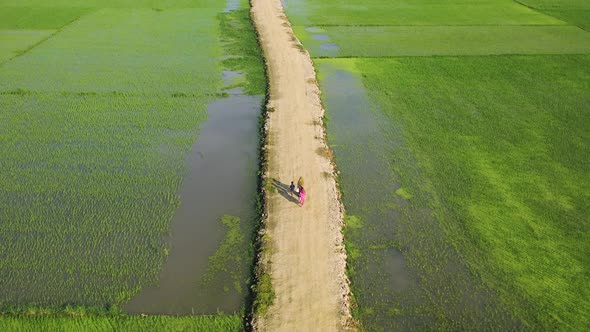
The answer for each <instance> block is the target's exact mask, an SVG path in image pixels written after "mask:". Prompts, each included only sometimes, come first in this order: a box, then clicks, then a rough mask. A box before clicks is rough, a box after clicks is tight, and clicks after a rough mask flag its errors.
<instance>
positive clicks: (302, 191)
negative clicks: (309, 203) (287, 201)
mask: <svg viewBox="0 0 590 332" xmlns="http://www.w3.org/2000/svg"><path fill="white" fill-rule="evenodd" d="M305 194H306V193H305V189H303V187H300V188H299V206H303V203H305Z"/></svg>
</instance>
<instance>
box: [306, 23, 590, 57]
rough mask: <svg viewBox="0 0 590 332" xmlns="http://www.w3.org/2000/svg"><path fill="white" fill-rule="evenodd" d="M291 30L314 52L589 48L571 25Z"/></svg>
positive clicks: (588, 36)
mask: <svg viewBox="0 0 590 332" xmlns="http://www.w3.org/2000/svg"><path fill="white" fill-rule="evenodd" d="M295 32H296V34H297V36H298V37H299V38H300V40H301V41H302V42H303V44H304V45H305V47H306V48H307V49H308V50H309V52H310V53H311V55H312V56H313V57H325V56H330V57H333V56H338V57H383V56H431V55H489V54H581V53H590V33H588V32H586V31H584V30H582V29H580V28H578V27H574V26H380V27H351V26H335V27H332V26H326V27H317V28H311V29H310V28H308V29H305V28H304V27H300V26H297V27H295ZM326 43H330V44H335V45H337V46H338V50H337V51H336V52H334V51H333V50H331V49H328V48H326V47H324V45H325V44H326Z"/></svg>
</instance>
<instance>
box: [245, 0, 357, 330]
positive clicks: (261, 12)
mask: <svg viewBox="0 0 590 332" xmlns="http://www.w3.org/2000/svg"><path fill="white" fill-rule="evenodd" d="M252 17H253V20H254V24H255V26H256V29H257V30H258V33H259V35H260V41H261V44H262V48H263V51H264V54H265V57H266V62H267V65H268V73H269V79H270V88H271V89H270V100H269V105H268V107H269V108H271V109H273V110H274V111H271V112H269V118H268V122H267V125H268V134H269V140H268V141H269V145H268V146H267V151H268V158H269V160H268V162H269V165H268V174H267V176H268V177H269V178H271V179H273V180H274V181H275V182H274V186H275V187H276V188H277V192H276V193H270V194H269V197H268V219H267V227H266V230H267V234H269V236H270V239H271V240H270V241H271V247H272V251H271V254H270V262H271V263H270V269H269V270H270V271H269V272H270V275H271V278H272V285H273V288H274V291H275V294H276V298H275V300H274V303H273V305H272V306H271V307H270V309H269V310H268V313H267V314H266V315H265V316H264V317H260V318H259V319H258V320H257V323H256V327H257V329H258V330H260V331H273V332H274V331H342V330H344V329H346V325H347V321H348V318H349V316H350V315H349V309H348V301H347V300H348V299H347V296H348V295H347V294H348V293H349V288H348V283H347V281H346V278H345V275H344V271H345V259H346V257H345V253H344V249H343V246H342V235H341V233H340V229H341V226H342V211H341V205H340V203H339V201H338V192H337V188H336V183H335V180H334V177H333V176H332V173H333V167H332V165H331V164H330V160H329V159H328V158H327V157H326V153H325V151H326V145H325V143H324V138H323V137H324V133H323V128H322V125H321V119H322V115H323V112H324V110H323V109H322V106H321V103H320V98H319V89H318V87H317V84H316V78H315V71H314V69H313V65H312V62H311V59H310V57H309V54H308V53H307V52H305V51H302V48H301V47H300V46H298V45H300V44H299V42H298V41H297V40H296V39H295V37H294V35H293V31H292V29H291V27H290V25H289V23H288V20H287V18H286V17H285V15H284V12H283V8H282V5H281V2H280V0H252ZM299 176H303V178H304V179H305V189H306V191H307V201H306V203H305V205H304V206H303V207H299V206H298V205H297V203H296V199H295V198H294V197H293V198H291V197H290V196H289V194H288V186H289V184H290V183H291V181H294V182H295V183H297V179H298V178H299Z"/></svg>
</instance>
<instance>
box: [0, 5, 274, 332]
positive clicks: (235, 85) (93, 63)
mask: <svg viewBox="0 0 590 332" xmlns="http://www.w3.org/2000/svg"><path fill="white" fill-rule="evenodd" d="M238 28H239V33H237V32H236V31H234V30H235V29H238ZM228 73H231V75H233V76H236V77H237V78H234V79H233V80H227V79H225V78H224V77H225V76H227V75H229V74H228ZM230 89H234V90H235V89H238V90H239V91H241V92H240V93H244V94H246V95H248V96H257V97H256V98H262V97H258V96H260V95H263V94H264V92H265V79H264V70H263V65H262V60H261V55H260V51H259V49H258V46H257V41H256V37H255V34H254V31H253V29H252V27H251V26H250V22H249V16H248V5H247V3H246V2H243V1H241V2H240V1H238V2H235V3H233V4H232V6H231V8H229V5H228V4H227V3H226V2H225V1H198V0H197V1H189V0H187V1H126V0H120V1H114V0H113V1H53V2H52V3H51V5H48V4H47V3H45V2H43V1H38V0H33V1H6V0H0V155H1V156H2V157H1V158H0V174H2V176H0V280H2V287H0V330H3V331H13V330H14V331H28V330H31V329H39V328H42V329H47V330H56V331H60V330H61V331H74V330H76V331H77V330H130V331H134V330H144V329H145V328H150V329H152V330H200V331H210V330H216V331H236V330H241V329H242V328H243V314H244V312H245V306H246V298H247V296H248V293H247V291H244V292H241V293H240V294H237V293H236V294H237V295H235V296H239V300H238V302H239V303H241V309H239V306H238V307H237V308H236V309H235V313H225V314H224V313H222V312H219V313H218V315H215V316H187V317H169V316H148V317H139V316H129V315H126V314H124V313H122V311H121V310H122V308H123V306H124V305H125V304H126V303H128V302H129V301H130V300H131V299H133V298H134V297H135V296H137V295H138V294H140V293H141V291H142V290H144V289H147V288H149V287H154V286H156V285H158V282H159V275H160V272H161V270H162V268H163V266H164V263H165V261H166V259H167V257H169V256H170V254H171V252H172V253H173V252H174V251H173V250H174V248H173V246H171V243H172V244H174V242H173V241H172V242H170V240H169V239H170V236H171V221H172V219H173V216H174V215H175V213H176V211H178V209H179V207H180V206H181V205H182V204H183V199H182V197H181V195H180V193H181V188H182V185H183V183H184V182H185V178H186V175H187V173H188V162H187V160H188V159H189V154H190V153H191V149H192V147H193V145H194V144H195V141H197V139H198V137H200V136H199V134H200V130H199V129H200V128H201V126H202V125H203V123H206V121H207V119H208V115H207V112H208V107H209V106H210V105H211V104H212V103H213V102H214V101H217V100H223V99H224V98H227V97H228V92H227V91H230ZM232 91H233V90H232ZM234 93H235V92H234ZM254 116H255V117H254V123H257V115H254ZM250 134H251V135H250V136H252V138H253V139H254V142H255V143H256V142H257V140H258V138H257V135H258V130H257V128H254V130H253V131H251V133H250ZM248 160H249V161H250V162H251V166H248V167H249V168H248V170H247V172H249V173H248V174H250V173H252V175H253V176H252V177H251V178H252V179H254V176H255V172H256V169H255V168H256V167H257V160H256V157H254V158H250V159H248ZM250 182H252V183H253V186H255V181H254V180H252V181H250ZM250 182H249V183H250ZM253 189H254V190H255V188H254V187H253ZM254 190H253V191H252V195H253V196H254V195H255V192H254ZM246 204H249V205H248V206H249V209H250V210H251V211H250V212H249V213H247V214H248V216H249V219H248V220H242V222H241V223H240V224H237V225H238V226H237V229H236V227H234V226H235V223H232V224H231V225H226V224H225V222H224V223H222V222H220V220H221V219H222V218H221V217H222V216H224V214H223V213H222V214H220V215H219V216H216V217H215V218H214V219H213V220H208V221H206V222H207V223H213V225H215V226H214V227H216V229H218V231H216V232H219V234H217V233H215V234H216V235H215V236H212V237H211V238H212V239H213V241H218V242H217V244H215V246H217V248H216V247H212V248H208V250H207V251H204V253H205V255H207V252H209V251H210V252H211V255H212V257H211V259H210V260H209V264H210V266H209V267H207V266H204V267H203V269H204V271H208V272H206V273H207V274H208V276H207V279H208V280H209V284H207V285H206V286H204V285H201V284H199V283H198V282H197V281H194V282H193V284H194V287H209V288H213V287H220V288H221V292H223V289H225V288H228V285H221V284H220V282H221V281H220V280H222V279H223V278H225V276H224V273H230V274H231V276H232V279H231V284H230V285H229V286H231V287H232V288H233V287H236V288H238V289H241V288H245V287H246V286H247V284H248V282H249V281H248V280H249V277H250V275H249V273H250V270H251V264H252V260H253V257H252V255H253V253H252V249H251V234H252V233H253V227H254V224H249V223H253V222H254V220H253V219H252V218H255V217H254V215H255V214H256V211H255V202H251V200H249V201H248V202H246ZM226 213H229V212H226ZM224 218H225V217H224ZM232 218H233V219H232V220H237V221H240V218H239V217H235V216H232ZM236 218H237V219H236ZM218 219H219V220H218ZM222 221H223V220H222ZM230 226H231V227H230ZM224 232H227V233H228V234H225V235H224ZM235 238H237V239H239V240H240V242H239V243H238V244H236V243H233V242H232V243H233V245H234V246H233V247H232V248H231V250H230V251H228V249H227V248H225V247H227V246H228V241H232V240H233V239H235ZM228 239H229V240H228ZM234 242H235V241H234ZM213 243H215V242H213ZM216 249H217V251H216ZM236 250H238V251H239V253H237V252H236ZM228 253H229V254H232V255H234V256H235V255H236V254H239V255H241V257H234V256H232V257H229V258H227V257H222V256H223V255H224V254H228ZM224 259H225V260H224ZM229 260H233V261H236V262H237V263H232V267H231V268H223V269H221V270H223V271H221V270H220V268H219V266H218V265H219V264H223V263H224V262H225V263H228V262H229ZM218 270H219V271H218ZM212 279H215V280H214V281H215V282H214V281H213V280H212ZM218 279H219V280H218ZM223 280H225V279H223ZM227 292H228V291H226V293H227ZM232 294H233V293H232ZM212 300H215V299H212ZM72 308H73V309H72ZM189 311H190V308H189ZM218 311H220V310H218ZM202 313H203V312H202V311H198V312H195V314H202ZM205 313H207V314H215V313H216V312H215V311H212V312H205Z"/></svg>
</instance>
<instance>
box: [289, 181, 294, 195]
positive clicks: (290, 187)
mask: <svg viewBox="0 0 590 332" xmlns="http://www.w3.org/2000/svg"><path fill="white" fill-rule="evenodd" d="M289 195H291V196H293V195H295V184H294V183H293V181H291V185H290V186H289Z"/></svg>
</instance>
